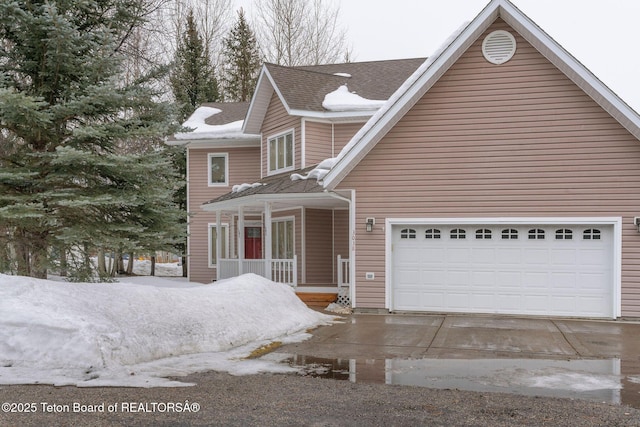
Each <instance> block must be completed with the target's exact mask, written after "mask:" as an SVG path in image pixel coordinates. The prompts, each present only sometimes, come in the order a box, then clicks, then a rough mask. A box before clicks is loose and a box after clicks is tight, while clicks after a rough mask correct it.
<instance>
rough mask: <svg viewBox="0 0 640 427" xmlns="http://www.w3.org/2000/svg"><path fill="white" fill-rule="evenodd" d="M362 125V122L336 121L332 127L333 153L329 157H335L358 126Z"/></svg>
mask: <svg viewBox="0 0 640 427" xmlns="http://www.w3.org/2000/svg"><path fill="white" fill-rule="evenodd" d="M362 126H364V122H363V123H336V124H335V126H334V129H333V144H334V147H333V151H334V154H333V156H331V157H335V156H337V155H338V154H339V153H340V150H342V149H343V148H344V146H345V145H347V143H348V142H349V141H351V138H353V136H354V135H355V134H356V133H357V132H358V131H359V130H360V128H361V127H362Z"/></svg>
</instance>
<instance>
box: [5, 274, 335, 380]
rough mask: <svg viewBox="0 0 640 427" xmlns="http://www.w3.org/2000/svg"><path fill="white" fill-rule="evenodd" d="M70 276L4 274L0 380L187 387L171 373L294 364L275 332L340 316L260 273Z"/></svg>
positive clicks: (293, 337) (292, 335)
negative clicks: (282, 358)
mask: <svg viewBox="0 0 640 427" xmlns="http://www.w3.org/2000/svg"><path fill="white" fill-rule="evenodd" d="M122 280H123V282H121V283H66V282H54V281H49V280H38V279H33V278H29V277H21V276H6V275H1V274H0V384H36V383H44V384H55V385H77V386H105V385H109V386H135V387H155V386H165V387H166V386H186V385H189V384H187V383H184V382H179V381H172V380H170V379H167V377H168V376H184V375H187V374H190V373H193V372H199V371H205V370H221V371H227V372H230V373H232V374H236V375H241V374H252V373H257V372H265V371H268V372H283V371H288V370H293V368H290V367H288V366H286V365H284V364H279V363H277V362H278V359H277V357H276V356H275V355H273V356H271V358H270V357H263V358H260V359H252V360H248V359H246V357H247V356H248V355H249V354H250V353H251V351H252V350H254V349H256V348H259V347H261V346H263V345H266V344H268V343H270V342H273V341H281V342H294V341H300V340H303V339H306V338H308V337H309V336H310V335H309V334H308V333H306V331H307V330H308V329H309V328H313V327H316V326H319V325H323V324H330V323H331V322H332V321H333V317H331V316H327V315H324V314H322V313H319V312H316V311H314V310H311V309H309V308H308V307H307V306H306V305H305V304H304V303H302V302H301V301H300V300H299V299H298V297H296V295H295V293H294V292H293V290H292V289H291V288H290V287H288V286H286V285H283V284H278V283H274V282H271V281H269V280H267V279H264V278H261V277H259V276H256V275H251V274H247V275H243V276H240V277H238V278H234V279H229V280H224V281H219V282H217V283H216V284H212V285H201V284H195V283H188V282H183V281H179V280H176V279H160V278H153V277H144V278H133V279H132V281H138V282H143V283H138V284H136V283H127V281H128V279H127V278H125V279H122Z"/></svg>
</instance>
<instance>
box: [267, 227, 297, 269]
mask: <svg viewBox="0 0 640 427" xmlns="http://www.w3.org/2000/svg"><path fill="white" fill-rule="evenodd" d="M293 237H294V227H293V219H278V220H274V221H272V223H271V256H272V257H273V258H274V259H293V253H294V249H293V248H294V239H293Z"/></svg>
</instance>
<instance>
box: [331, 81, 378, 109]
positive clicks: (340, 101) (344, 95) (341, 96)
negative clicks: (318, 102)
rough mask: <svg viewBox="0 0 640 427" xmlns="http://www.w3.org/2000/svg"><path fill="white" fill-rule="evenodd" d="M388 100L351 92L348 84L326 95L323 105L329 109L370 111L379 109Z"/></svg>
mask: <svg viewBox="0 0 640 427" xmlns="http://www.w3.org/2000/svg"><path fill="white" fill-rule="evenodd" d="M385 102H387V101H386V100H382V101H379V100H371V99H366V98H363V97H361V96H360V95H357V94H355V93H352V92H349V88H348V87H347V85H342V86H340V87H339V88H338V89H336V90H334V91H333V92H330V93H328V94H326V95H325V97H324V101H322V106H323V107H324V108H326V109H327V110H329V111H368V110H377V109H378V108H380V107H382V105H383V104H384V103H385Z"/></svg>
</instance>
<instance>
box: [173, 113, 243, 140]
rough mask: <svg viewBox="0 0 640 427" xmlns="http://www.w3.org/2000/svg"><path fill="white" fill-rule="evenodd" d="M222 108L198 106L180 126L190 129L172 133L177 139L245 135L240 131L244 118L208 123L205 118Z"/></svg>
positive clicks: (237, 136) (239, 136)
mask: <svg viewBox="0 0 640 427" xmlns="http://www.w3.org/2000/svg"><path fill="white" fill-rule="evenodd" d="M221 112H222V110H220V109H218V108H213V107H199V108H197V109H196V111H194V113H193V114H192V115H191V117H189V119H188V120H187V121H186V122H184V123H183V124H182V126H184V127H187V128H190V129H192V131H190V132H179V133H176V134H175V135H174V137H175V139H177V140H193V139H211V138H241V137H246V136H247V135H244V134H243V133H242V125H243V123H244V120H238V121H235V122H231V123H226V124H223V125H209V124H207V123H206V122H205V120H206V119H207V118H209V117H211V116H214V115H216V114H219V113H221Z"/></svg>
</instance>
